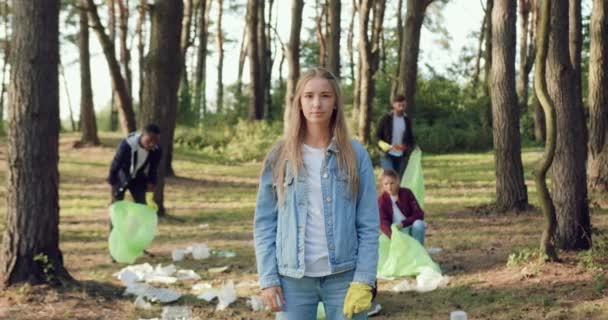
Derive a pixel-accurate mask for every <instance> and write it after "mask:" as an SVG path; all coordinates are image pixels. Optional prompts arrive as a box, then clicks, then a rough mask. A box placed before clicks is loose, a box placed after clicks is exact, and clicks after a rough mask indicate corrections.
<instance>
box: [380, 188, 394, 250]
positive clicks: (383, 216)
mask: <svg viewBox="0 0 608 320" xmlns="http://www.w3.org/2000/svg"><path fill="white" fill-rule="evenodd" d="M383 199H384V196H383V195H381V196H380V197H379V198H378V209H379V214H380V230H381V231H382V233H384V234H385V235H386V236H387V237H389V239H390V237H391V223H392V214H391V212H390V211H389V210H388V208H386V206H385V204H386V201H383Z"/></svg>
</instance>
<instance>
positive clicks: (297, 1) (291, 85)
mask: <svg viewBox="0 0 608 320" xmlns="http://www.w3.org/2000/svg"><path fill="white" fill-rule="evenodd" d="M303 9H304V1H303V0H292V2H291V31H290V33H289V43H288V44H287V45H286V46H285V56H286V57H287V66H288V67H289V72H288V74H287V89H286V90H285V111H284V112H283V129H284V130H286V129H287V127H286V125H287V124H288V123H289V116H290V112H291V107H292V103H293V97H294V95H295V91H296V83H297V82H298V78H300V32H301V30H302V11H303Z"/></svg>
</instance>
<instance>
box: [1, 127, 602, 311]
mask: <svg viewBox="0 0 608 320" xmlns="http://www.w3.org/2000/svg"><path fill="white" fill-rule="evenodd" d="M102 140H103V142H104V145H105V146H104V147H99V148H89V149H74V148H72V143H73V142H74V141H75V136H70V135H66V136H63V137H62V140H61V147H60V148H61V150H60V155H61V162H60V172H61V189H60V198H61V200H60V206H61V225H60V231H61V244H60V245H61V249H62V251H63V253H64V257H65V263H66V266H67V268H68V269H69V271H70V272H71V274H72V275H73V276H74V277H75V278H76V279H78V280H79V281H80V285H79V286H72V287H67V288H61V289H52V288H48V287H44V286H38V287H31V286H18V287H15V288H11V289H9V290H7V291H4V292H1V293H0V318H1V319H138V318H153V317H159V316H160V313H161V306H158V305H156V306H154V308H153V309H152V310H146V311H142V310H138V309H135V307H134V306H133V300H134V299H133V298H132V297H124V296H122V291H123V288H122V286H121V285H120V283H119V282H118V281H117V280H116V279H115V278H114V277H113V276H112V274H113V273H115V272H116V271H118V270H120V269H121V268H122V266H121V265H118V264H112V263H110V261H109V257H108V251H107V242H106V239H107V238H106V237H107V205H108V203H109V189H108V186H107V185H106V184H105V182H104V179H105V176H106V172H107V166H108V164H109V162H110V159H111V157H112V154H113V151H114V146H115V145H117V143H118V141H119V137H118V136H116V135H107V134H106V135H103V139H102ZM539 156H540V152H539V150H526V151H525V153H524V156H523V158H524V164H525V168H526V179H527V185H528V190H529V192H530V198H531V199H532V201H535V196H536V195H535V188H534V184H533V182H532V181H531V176H530V168H531V167H532V165H533V163H534V161H535V160H536V159H538V157H539ZM5 159H6V148H5V146H4V144H2V147H1V148H0V197H4V196H5V194H6V188H5V179H6V164H5ZM174 167H175V170H176V172H177V174H178V176H179V177H178V178H172V179H170V180H169V182H168V188H167V190H166V193H167V198H168V203H167V206H168V208H169V211H170V213H171V214H172V215H174V216H177V217H179V218H181V219H183V220H184V222H177V221H174V220H160V227H159V233H158V236H157V238H156V239H155V241H154V243H153V244H152V246H151V248H150V251H151V252H152V253H154V254H155V255H156V256H155V257H154V258H146V257H144V258H140V259H139V260H138V263H143V262H150V263H151V264H156V263H162V264H168V263H171V257H170V252H171V250H172V249H174V248H181V247H185V246H187V245H190V244H192V243H195V242H197V243H207V244H208V245H209V246H210V247H211V248H218V249H229V250H233V251H235V252H236V253H237V257H236V258H230V259H229V258H218V257H212V258H210V259H207V260H203V261H193V260H185V261H183V262H179V263H177V266H178V267H179V268H183V269H194V270H195V271H196V272H197V273H198V274H199V275H201V277H202V278H203V280H211V281H213V282H214V283H215V284H217V285H219V284H221V283H222V281H224V280H234V281H235V282H239V281H242V280H255V279H256V274H255V258H254V252H253V246H252V217H253V209H254V205H255V191H256V184H257V176H258V171H259V163H248V164H241V165H237V166H226V165H220V164H212V163H208V162H206V161H204V160H201V158H200V157H197V155H196V154H195V153H192V152H185V151H182V150H180V151H178V153H177V155H176V156H175V162H174ZM423 167H424V171H425V172H424V173H425V178H426V188H427V193H426V194H427V197H426V211H427V221H428V223H429V229H428V238H427V245H429V246H432V247H439V248H442V249H443V251H442V252H440V253H439V254H437V255H435V259H436V260H437V261H438V262H439V263H440V264H441V266H442V268H443V269H444V270H445V271H446V272H447V274H448V275H449V276H451V282H450V284H449V286H448V287H446V288H443V289H438V290H435V291H433V292H430V293H424V294H418V293H394V292H392V291H391V288H392V286H393V285H394V284H396V283H397V282H398V281H380V293H379V297H378V302H379V303H381V304H382V306H383V307H384V308H383V311H382V313H381V315H380V316H378V317H377V319H448V318H449V313H450V312H451V311H452V310H455V309H458V308H462V309H463V310H465V311H466V312H467V313H468V314H469V318H470V319H608V298H607V297H606V292H607V291H606V290H604V287H606V277H605V274H604V273H601V272H598V271H591V270H590V269H586V268H582V267H579V260H580V259H579V257H578V255H577V254H565V253H561V256H562V258H564V262H563V263H560V264H545V265H535V264H526V263H521V264H519V265H518V266H515V267H507V266H506V262H507V260H508V257H509V255H510V254H511V253H513V252H516V251H520V250H521V249H522V248H529V247H536V246H537V244H538V241H539V238H540V232H541V228H542V218H541V217H540V214H539V213H538V212H530V213H524V214H519V215H515V214H507V215H496V214H493V213H488V212H487V211H486V210H483V209H479V208H480V207H481V206H483V205H484V204H487V203H490V202H491V201H493V197H494V196H493V194H494V173H493V158H492V154H491V153H479V154H456V155H441V156H425V158H424V165H423ZM4 212H5V208H4V207H2V208H0V217H4ZM0 221H1V222H0V230H3V229H4V223H5V222H4V218H2V219H0ZM592 222H593V225H594V227H595V228H597V229H599V230H603V231H607V230H608V212H607V211H600V210H595V211H593V213H592ZM201 224H209V227H208V228H201V227H200V225H201ZM524 252H525V251H524ZM225 265H230V270H229V272H226V273H222V274H219V275H217V274H211V273H209V272H207V270H208V269H209V268H212V267H219V266H225ZM189 287H190V284H182V285H180V286H179V288H180V290H181V291H182V292H183V293H185V294H186V296H185V297H184V298H182V299H181V300H180V301H179V302H178V303H176V304H187V305H191V306H193V310H194V313H195V314H196V315H198V316H199V317H200V318H201V319H272V318H273V316H272V314H270V313H267V312H257V313H254V312H251V311H250V310H249V309H248V307H247V305H246V302H245V301H246V297H248V296H249V295H251V294H254V293H255V292H256V291H257V288H255V287H253V288H248V289H247V288H245V289H240V290H239V294H240V297H239V299H238V301H237V303H235V304H234V305H231V306H230V307H229V308H228V310H225V311H222V312H214V309H215V302H214V303H207V302H205V301H202V300H196V299H195V298H194V296H192V295H190V294H188V289H189Z"/></svg>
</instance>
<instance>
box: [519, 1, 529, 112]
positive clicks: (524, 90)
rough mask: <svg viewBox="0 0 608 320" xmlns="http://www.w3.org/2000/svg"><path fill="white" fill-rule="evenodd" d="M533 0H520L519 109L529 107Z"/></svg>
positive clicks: (523, 109)
mask: <svg viewBox="0 0 608 320" xmlns="http://www.w3.org/2000/svg"><path fill="white" fill-rule="evenodd" d="M530 1H531V0H519V75H518V77H517V97H518V98H519V111H520V112H522V113H523V112H525V111H526V110H527V109H528V81H529V80H528V74H529V71H528V64H529V63H528V61H529V60H532V59H531V57H529V56H528V36H529V32H528V28H529V25H530V23H529V22H530V7H531V3H530Z"/></svg>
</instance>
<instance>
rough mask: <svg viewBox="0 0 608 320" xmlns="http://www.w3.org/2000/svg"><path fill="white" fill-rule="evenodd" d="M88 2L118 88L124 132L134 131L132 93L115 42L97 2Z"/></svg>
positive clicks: (113, 79)
mask: <svg viewBox="0 0 608 320" xmlns="http://www.w3.org/2000/svg"><path fill="white" fill-rule="evenodd" d="M87 4H88V8H89V19H91V23H92V24H93V25H92V28H93V29H94V30H95V32H96V33H97V36H98V38H99V42H100V43H101V46H102V48H103V53H104V55H105V57H106V61H107V62H108V68H109V69H110V75H111V78H112V83H113V84H114V86H115V88H116V93H117V94H118V98H119V100H120V104H119V106H120V108H119V113H120V124H121V127H122V131H123V132H124V133H129V132H133V131H135V130H136V125H135V112H133V101H132V100H131V95H130V94H129V89H128V88H127V83H126V81H125V78H124V77H123V76H122V73H121V72H120V64H119V63H118V60H117V59H116V53H115V50H114V44H113V43H112V41H111V39H110V37H109V36H108V35H107V34H106V32H105V29H104V27H103V25H102V24H101V19H100V18H99V14H98V13H97V7H96V6H95V2H94V1H93V0H87Z"/></svg>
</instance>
